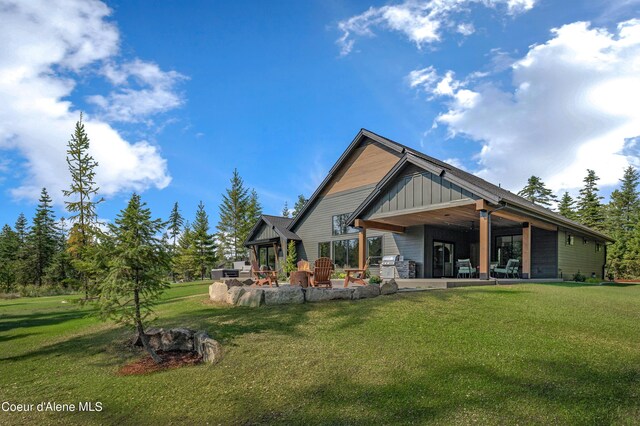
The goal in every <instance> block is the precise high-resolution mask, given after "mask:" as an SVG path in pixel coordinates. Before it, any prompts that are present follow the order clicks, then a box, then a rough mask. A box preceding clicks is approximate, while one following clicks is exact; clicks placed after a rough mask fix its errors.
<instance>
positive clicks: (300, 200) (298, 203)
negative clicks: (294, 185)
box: [291, 194, 307, 217]
mask: <svg viewBox="0 0 640 426" xmlns="http://www.w3.org/2000/svg"><path fill="white" fill-rule="evenodd" d="M305 204H307V199H306V198H304V195H302V194H300V195H298V200H297V201H296V203H295V204H294V206H293V212H291V216H292V217H296V216H298V214H299V213H300V212H301V211H302V209H303V208H304V205H305Z"/></svg>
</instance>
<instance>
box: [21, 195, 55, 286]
mask: <svg viewBox="0 0 640 426" xmlns="http://www.w3.org/2000/svg"><path fill="white" fill-rule="evenodd" d="M57 236H58V230H57V228H56V223H55V216H54V214H53V210H52V208H51V198H50V197H49V194H48V193H47V190H46V188H42V192H41V193H40V200H39V202H38V207H37V209H36V214H35V217H34V218H33V226H32V227H31V230H30V231H29V233H28V234H27V242H26V245H27V248H28V250H29V255H30V256H29V259H28V267H29V269H30V270H31V273H30V276H31V278H32V279H33V281H34V282H36V283H37V284H38V285H42V280H43V278H44V272H45V269H46V268H47V267H48V266H49V264H50V263H51V261H52V259H53V256H54V254H55V252H56V248H57V246H58V239H57Z"/></svg>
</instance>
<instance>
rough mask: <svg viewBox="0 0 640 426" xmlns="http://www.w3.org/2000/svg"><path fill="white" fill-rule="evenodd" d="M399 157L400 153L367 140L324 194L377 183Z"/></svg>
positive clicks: (342, 168)
mask: <svg viewBox="0 0 640 426" xmlns="http://www.w3.org/2000/svg"><path fill="white" fill-rule="evenodd" d="M399 158H400V153H398V152H395V151H392V150H390V149H389V148H387V147H385V146H383V145H381V144H378V143H377V142H373V141H371V140H367V142H364V143H363V144H362V145H361V146H359V147H358V148H356V149H355V150H354V151H353V153H352V154H351V155H350V156H349V158H348V159H347V161H346V162H345V164H344V165H343V166H342V167H341V168H340V170H339V171H338V172H337V173H336V176H335V177H334V178H333V179H332V180H331V182H329V184H328V185H327V187H326V188H325V190H324V191H323V194H322V195H332V194H336V193H339V192H342V191H348V190H353V189H356V188H361V187H364V186H369V185H375V184H377V183H378V182H380V180H381V179H382V178H383V177H384V176H385V175H386V174H387V173H388V172H389V170H391V168H392V167H393V166H394V165H395V164H396V163H397V162H398V160H399Z"/></svg>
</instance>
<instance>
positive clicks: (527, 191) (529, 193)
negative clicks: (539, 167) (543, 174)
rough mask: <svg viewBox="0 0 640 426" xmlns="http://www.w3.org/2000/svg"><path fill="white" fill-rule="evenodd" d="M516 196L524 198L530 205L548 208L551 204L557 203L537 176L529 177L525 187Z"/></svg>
mask: <svg viewBox="0 0 640 426" xmlns="http://www.w3.org/2000/svg"><path fill="white" fill-rule="evenodd" d="M518 195H519V196H521V197H524V198H526V199H527V200H529V201H531V202H532V203H535V204H539V205H541V206H545V207H549V206H550V205H551V203H552V202H554V201H557V198H556V196H555V195H553V192H552V191H551V190H550V189H549V188H547V187H546V185H545V184H544V182H543V181H542V179H540V178H539V177H538V176H531V177H530V178H529V179H528V180H527V185H526V186H525V187H524V188H522V190H521V191H520V192H518Z"/></svg>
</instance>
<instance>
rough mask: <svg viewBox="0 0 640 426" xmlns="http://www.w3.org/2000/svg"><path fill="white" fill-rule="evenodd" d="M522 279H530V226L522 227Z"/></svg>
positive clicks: (524, 225) (525, 224) (526, 224)
mask: <svg viewBox="0 0 640 426" xmlns="http://www.w3.org/2000/svg"><path fill="white" fill-rule="evenodd" d="M522 278H525V279H528V278H531V226H529V224H528V223H526V222H525V223H524V224H523V225H522Z"/></svg>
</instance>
